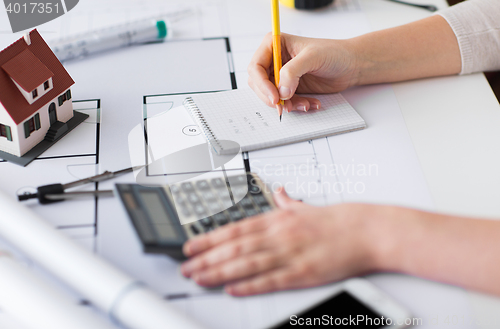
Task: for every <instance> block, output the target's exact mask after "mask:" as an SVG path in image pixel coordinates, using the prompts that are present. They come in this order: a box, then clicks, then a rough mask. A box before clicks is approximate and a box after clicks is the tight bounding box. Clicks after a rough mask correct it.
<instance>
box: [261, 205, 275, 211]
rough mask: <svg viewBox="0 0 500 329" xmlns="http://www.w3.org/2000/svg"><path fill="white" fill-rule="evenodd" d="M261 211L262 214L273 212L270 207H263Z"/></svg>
mask: <svg viewBox="0 0 500 329" xmlns="http://www.w3.org/2000/svg"><path fill="white" fill-rule="evenodd" d="M260 210H261V211H262V212H267V211H271V210H272V208H271V207H270V206H261V207H260Z"/></svg>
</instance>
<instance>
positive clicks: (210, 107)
mask: <svg viewBox="0 0 500 329" xmlns="http://www.w3.org/2000/svg"><path fill="white" fill-rule="evenodd" d="M306 96H307V95H306ZM309 96H311V97H315V98H317V99H319V100H320V101H321V105H322V106H321V109H319V110H310V111H309V112H298V111H293V112H291V113H283V117H282V121H281V122H280V120H279V115H278V113H277V111H276V109H273V108H270V107H268V106H267V105H265V104H264V103H263V102H262V101H261V100H260V99H259V98H258V97H257V96H256V95H255V93H254V92H253V91H252V90H250V89H243V90H231V91H226V92H219V93H209V94H198V95H194V96H192V99H193V101H194V103H195V104H196V106H197V108H198V110H199V112H201V114H202V115H203V118H204V122H199V123H198V124H202V125H203V124H206V125H207V126H208V127H209V128H210V130H211V132H212V133H213V135H214V136H215V137H216V139H217V140H219V141H220V140H230V141H235V142H237V143H238V144H240V146H241V149H242V151H251V150H256V149H261V148H267V147H272V146H277V145H283V144H289V143H295V142H299V141H304V140H309V139H315V138H319V137H323V136H328V135H333V134H338V133H342V132H347V131H352V130H358V129H363V128H364V127H365V126H366V125H365V122H364V120H363V119H362V118H361V117H360V116H359V114H358V113H357V112H356V111H355V110H354V108H353V107H352V106H351V105H350V104H349V103H348V102H347V101H346V99H345V98H344V97H343V96H342V95H341V94H327V95H309Z"/></svg>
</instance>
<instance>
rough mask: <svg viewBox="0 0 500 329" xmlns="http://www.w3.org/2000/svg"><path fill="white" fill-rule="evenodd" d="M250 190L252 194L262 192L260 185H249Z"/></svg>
mask: <svg viewBox="0 0 500 329" xmlns="http://www.w3.org/2000/svg"><path fill="white" fill-rule="evenodd" d="M248 191H249V192H250V193H252V194H260V193H262V190H261V188H260V187H259V186H258V185H249V186H248Z"/></svg>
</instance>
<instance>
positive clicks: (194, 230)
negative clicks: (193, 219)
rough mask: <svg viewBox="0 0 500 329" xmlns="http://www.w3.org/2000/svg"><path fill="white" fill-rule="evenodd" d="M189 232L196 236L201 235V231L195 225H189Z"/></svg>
mask: <svg viewBox="0 0 500 329" xmlns="http://www.w3.org/2000/svg"><path fill="white" fill-rule="evenodd" d="M191 232H193V234H194V235H198V234H200V233H201V230H200V228H199V226H197V225H196V224H191Z"/></svg>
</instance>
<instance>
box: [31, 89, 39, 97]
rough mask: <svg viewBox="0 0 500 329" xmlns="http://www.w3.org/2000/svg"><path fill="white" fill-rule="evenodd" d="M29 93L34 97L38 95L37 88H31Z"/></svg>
mask: <svg viewBox="0 0 500 329" xmlns="http://www.w3.org/2000/svg"><path fill="white" fill-rule="evenodd" d="M31 95H32V96H33V98H36V97H37V96H38V90H36V89H35V90H33V91H32V92H31Z"/></svg>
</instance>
